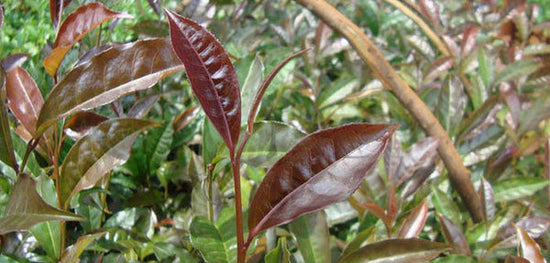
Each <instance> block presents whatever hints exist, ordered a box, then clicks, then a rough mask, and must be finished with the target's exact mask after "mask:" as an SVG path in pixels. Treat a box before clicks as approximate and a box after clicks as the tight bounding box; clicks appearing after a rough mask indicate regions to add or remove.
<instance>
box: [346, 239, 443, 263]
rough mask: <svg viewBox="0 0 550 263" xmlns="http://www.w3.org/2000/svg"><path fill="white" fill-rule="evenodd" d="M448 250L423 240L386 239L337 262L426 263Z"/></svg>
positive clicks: (440, 245)
mask: <svg viewBox="0 0 550 263" xmlns="http://www.w3.org/2000/svg"><path fill="white" fill-rule="evenodd" d="M448 249H449V247H448V246H447V245H446V244H442V243H436V242H430V241H428V240H425V239H419V238H411V239H388V240H384V241H380V242H376V243H372V244H368V245H366V246H364V247H362V248H360V249H357V250H355V251H353V252H351V253H348V254H346V255H344V257H342V258H340V259H339V260H338V262H340V263H356V262H357V263H362V262H373V263H374V262H375V263H382V262H392V263H411V262H428V261H430V260H432V259H434V258H435V257H437V256H438V255H439V254H441V253H443V252H445V251H446V250H448Z"/></svg>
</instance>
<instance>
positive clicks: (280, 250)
mask: <svg viewBox="0 0 550 263" xmlns="http://www.w3.org/2000/svg"><path fill="white" fill-rule="evenodd" d="M264 260H265V263H279V262H285V263H286V262H290V252H289V251H288V248H287V245H286V237H281V238H280V239H279V242H277V247H275V248H274V249H273V250H271V251H270V252H269V253H267V255H266V256H265V259H264Z"/></svg>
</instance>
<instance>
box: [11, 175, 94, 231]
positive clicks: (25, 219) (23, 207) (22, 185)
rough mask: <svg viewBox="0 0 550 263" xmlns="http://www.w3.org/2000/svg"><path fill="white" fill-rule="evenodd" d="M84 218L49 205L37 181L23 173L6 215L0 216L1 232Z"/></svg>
mask: <svg viewBox="0 0 550 263" xmlns="http://www.w3.org/2000/svg"><path fill="white" fill-rule="evenodd" d="M83 219H84V218H83V217H81V216H78V215H75V214H71V213H69V212H65V211H63V210H59V209H57V208H54V207H52V206H50V205H48V204H47V203H46V202H44V200H42V198H41V197H40V195H38V193H37V192H36V182H35V181H34V180H33V179H32V178H31V177H30V176H29V175H28V174H25V173H23V174H21V175H19V178H18V180H17V182H16V183H15V185H14V186H13V189H12V192H11V196H10V200H9V201H8V204H7V205H6V210H5V211H4V216H3V217H2V218H0V234H4V233H7V232H12V231H21V230H29V229H30V228H31V227H33V226H34V225H36V224H38V223H42V222H47V221H78V220H83Z"/></svg>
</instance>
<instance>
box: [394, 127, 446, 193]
mask: <svg viewBox="0 0 550 263" xmlns="http://www.w3.org/2000/svg"><path fill="white" fill-rule="evenodd" d="M438 146H439V140H438V139H437V138H435V137H426V138H424V139H423V140H421V141H419V142H416V143H415V144H413V145H412V146H411V147H409V149H407V151H406V152H405V153H403V154H402V159H401V163H400V164H399V169H398V170H397V173H396V174H395V178H394V181H395V182H396V185H400V184H401V183H403V182H404V181H405V180H407V179H408V178H410V177H411V176H412V175H413V173H414V172H415V171H416V170H418V169H419V168H421V167H423V166H425V165H426V164H429V163H431V162H432V161H433V160H434V158H435V157H436V156H437V147H438Z"/></svg>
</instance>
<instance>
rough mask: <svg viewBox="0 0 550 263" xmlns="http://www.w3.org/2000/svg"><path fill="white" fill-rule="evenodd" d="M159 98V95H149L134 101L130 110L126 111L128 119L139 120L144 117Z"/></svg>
mask: <svg viewBox="0 0 550 263" xmlns="http://www.w3.org/2000/svg"><path fill="white" fill-rule="evenodd" d="M159 98H160V96H159V95H151V96H147V97H145V98H142V99H140V100H138V101H136V103H134V105H133V106H132V108H130V109H129V110H128V114H127V115H128V118H136V119H140V118H143V117H145V115H147V113H148V112H149V110H151V108H152V107H153V105H155V103H156V102H157V101H158V99H159Z"/></svg>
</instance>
